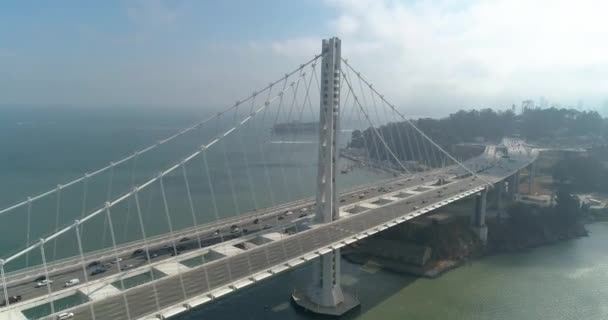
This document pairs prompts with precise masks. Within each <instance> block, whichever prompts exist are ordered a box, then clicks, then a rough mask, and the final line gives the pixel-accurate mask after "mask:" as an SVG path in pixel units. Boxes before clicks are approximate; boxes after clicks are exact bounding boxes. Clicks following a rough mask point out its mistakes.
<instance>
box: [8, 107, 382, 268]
mask: <svg viewBox="0 0 608 320" xmlns="http://www.w3.org/2000/svg"><path fill="white" fill-rule="evenodd" d="M0 112H2V116H1V117H0V119H1V120H0V137H2V139H1V140H0V150H2V157H1V158H0V181H2V183H1V184H0V207H5V206H8V205H10V204H13V203H15V202H17V201H22V200H23V199H25V198H26V197H28V196H34V195H37V194H39V193H40V192H43V191H46V190H50V189H53V188H55V187H56V186H57V184H63V183H66V182H68V181H71V180H73V179H76V178H79V177H82V176H83V174H84V173H85V172H93V171H95V170H96V169H98V168H101V167H104V166H106V165H108V164H109V163H110V161H115V160H118V159H121V158H123V157H124V156H126V155H130V154H133V152H134V151H135V150H141V149H142V148H144V147H147V146H149V145H152V144H154V143H155V142H156V141H158V140H161V139H164V138H166V137H168V136H171V135H173V134H174V133H176V132H178V131H179V130H181V129H183V128H185V127H187V126H190V125H192V124H194V123H195V122H196V121H198V120H200V119H203V118H206V116H207V115H206V114H205V112H194V111H192V112H178V113H174V112H170V111H169V110H166V111H160V110H153V111H148V112H143V110H142V111H138V110H126V111H122V110H119V109H108V110H97V109H96V110H90V111H83V110H68V109H58V110H55V109H45V110H37V111H36V112H33V111H31V110H25V111H23V110H22V111H19V110H11V111H8V110H2V111H0ZM247 114H248V112H247V113H245V112H240V113H239V114H234V113H231V114H227V115H226V116H224V117H222V118H220V119H219V120H217V121H213V122H209V123H208V124H206V125H204V126H202V127H201V128H198V129H195V130H193V131H192V132H190V133H188V134H185V135H184V136H181V137H179V138H178V139H176V140H174V141H173V142H168V143H165V144H162V145H161V146H159V147H158V148H156V149H154V150H153V151H151V152H149V153H146V154H143V155H141V156H138V157H136V158H135V159H133V160H130V161H128V162H125V163H123V164H122V165H119V166H116V167H115V168H114V169H112V170H107V171H106V172H104V173H102V174H99V175H98V176H95V177H93V178H89V179H87V182H86V185H85V183H84V182H81V183H78V184H75V185H73V186H71V187H69V188H63V189H62V190H61V192H60V194H59V197H58V196H57V193H55V194H53V195H50V196H48V197H45V198H43V199H42V200H39V201H35V202H33V204H32V206H31V211H30V221H31V223H30V232H29V235H30V236H29V240H30V241H29V243H30V244H31V243H32V241H36V239H39V238H41V237H43V236H46V235H48V234H50V233H51V232H52V231H54V230H57V229H61V228H62V227H64V226H67V225H70V224H72V223H73V221H74V220H75V219H78V218H81V217H82V216H83V214H85V215H86V214H89V213H91V212H93V211H95V210H96V209H99V208H101V207H103V205H104V203H105V202H106V201H110V200H113V199H115V198H117V197H119V196H120V195H122V194H125V193H127V192H129V191H130V190H131V189H132V187H133V186H135V185H141V184H142V183H144V182H145V181H147V180H148V179H150V178H152V177H155V176H157V175H158V173H159V172H160V171H161V170H165V169H166V168H169V167H170V166H172V165H173V164H175V163H178V162H179V161H180V160H181V159H183V158H185V157H186V156H188V155H190V154H192V153H193V152H194V151H196V150H198V149H199V147H200V146H201V145H203V144H208V143H209V142H210V141H212V140H213V139H215V138H216V137H218V136H220V135H221V134H222V133H223V132H225V131H226V130H228V129H229V128H231V127H232V126H234V125H235V123H236V122H235V119H242V118H244V117H245V116H246V115H247ZM278 121H281V118H280V117H277V116H276V115H275V114H272V113H271V112H269V113H268V114H260V115H259V116H258V117H256V118H255V119H254V120H252V121H250V122H249V123H247V124H246V125H245V126H243V127H242V128H241V129H239V130H238V131H235V132H234V133H233V134H231V135H229V136H227V137H226V138H224V139H222V140H221V142H219V143H217V144H215V145H214V146H213V147H211V148H210V149H209V150H208V151H207V152H206V162H207V165H208V167H209V175H207V173H206V170H205V169H204V159H203V157H201V156H198V157H196V158H194V159H193V160H192V161H191V162H189V163H188V164H187V166H186V173H187V177H188V186H189V187H190V191H191V195H192V202H193V208H194V211H195V216H196V220H197V221H196V222H197V223H205V222H210V221H214V220H216V219H217V218H218V217H219V218H222V217H228V216H235V215H237V214H239V213H243V212H247V211H251V210H254V209H260V208H264V207H268V206H271V205H274V204H278V203H283V202H287V201H289V200H295V199H300V198H302V197H305V196H312V195H314V183H315V180H316V163H317V148H318V145H317V144H316V143H315V141H317V140H318V137H317V135H316V134H302V133H300V134H290V135H283V136H271V130H270V128H271V127H272V125H273V124H274V123H275V122H278ZM349 134H350V133H344V137H345V138H346V137H348V135H349ZM273 141H275V142H276V141H283V142H284V141H287V142H289V141H297V142H301V143H294V144H292V143H272V142H273ZM311 142H312V143H311ZM383 177H386V176H385V175H383V174H381V173H375V172H370V171H357V172H353V173H351V174H348V175H342V176H341V179H340V180H339V184H340V185H341V187H342V188H344V187H347V186H353V185H357V184H361V183H368V182H371V181H373V180H374V179H379V178H383ZM209 182H211V185H212V188H213V192H214V196H212V189H211V187H210V186H209ZM163 184H164V187H165V192H166V199H167V205H168V210H169V214H170V216H171V220H172V221H171V223H172V225H173V228H174V229H180V228H185V227H189V226H192V225H193V224H194V221H193V219H192V213H191V211H192V209H191V207H190V205H189V200H188V197H187V189H186V181H185V179H184V175H183V171H182V169H181V168H180V169H178V170H175V171H174V172H172V173H170V174H168V175H167V176H165V177H164V178H163ZM85 189H86V197H85ZM139 201H140V205H141V209H142V214H143V218H144V223H145V227H146V233H147V235H148V236H153V235H157V234H162V233H166V232H167V231H168V230H169V229H168V221H167V218H166V214H165V211H164V203H163V198H162V194H161V188H160V184H159V183H158V182H156V183H154V184H152V185H150V186H149V187H148V188H146V189H144V190H142V191H141V192H140V193H139ZM214 201H215V203H216V204H217V208H218V212H217V214H216V212H215V210H214V206H213V203H214ZM111 214H112V220H113V224H112V225H113V227H114V229H115V233H116V238H117V242H118V243H122V242H126V241H131V240H136V239H141V237H142V235H141V234H140V232H139V230H140V228H139V224H138V221H137V218H136V217H137V216H136V211H135V201H134V199H133V197H130V198H129V199H127V200H126V201H123V202H122V203H120V204H118V205H116V206H114V207H113V208H112V209H111ZM27 216H28V206H27V205H26V206H23V207H21V208H19V209H17V210H14V211H12V212H10V213H7V214H3V215H0V256H3V257H6V256H7V255H9V254H10V253H14V252H17V251H18V250H20V249H23V248H24V247H25V245H26V243H27V240H28V238H27V234H28V233H27V226H28V223H27ZM82 228H83V229H84V230H85V232H84V233H83V234H84V237H83V244H84V247H85V250H86V251H91V250H96V249H100V248H103V247H108V246H110V245H111V237H110V230H109V227H108V223H107V219H106V216H105V215H103V214H101V215H98V216H97V217H95V218H93V219H92V220H90V221H88V222H87V223H85V224H84V225H83V226H82ZM75 240H76V239H75V233H74V232H70V233H68V234H66V235H65V236H62V237H60V238H59V239H58V240H57V241H56V242H55V241H53V242H52V243H49V244H47V245H46V248H45V249H46V255H47V259H48V260H55V259H60V258H62V257H66V256H70V255H74V254H76V253H77V246H76V241H75ZM40 261H41V257H40V252H38V251H35V252H32V254H30V255H28V257H27V261H26V259H25V257H24V258H23V259H19V260H18V261H15V262H14V263H11V265H9V266H8V267H7V268H8V269H9V270H13V269H15V268H18V267H21V266H23V265H31V264H33V263H39V262H40Z"/></svg>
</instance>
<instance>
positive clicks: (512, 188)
mask: <svg viewBox="0 0 608 320" xmlns="http://www.w3.org/2000/svg"><path fill="white" fill-rule="evenodd" d="M518 192H519V170H518V171H517V172H515V173H514V174H513V175H512V176H511V178H510V179H509V196H510V198H511V201H514V200H515V195H516V194H517V193H518Z"/></svg>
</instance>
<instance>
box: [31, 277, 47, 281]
mask: <svg viewBox="0 0 608 320" xmlns="http://www.w3.org/2000/svg"><path fill="white" fill-rule="evenodd" d="M43 280H46V276H40V277H38V278H36V279H34V282H40V281H43Z"/></svg>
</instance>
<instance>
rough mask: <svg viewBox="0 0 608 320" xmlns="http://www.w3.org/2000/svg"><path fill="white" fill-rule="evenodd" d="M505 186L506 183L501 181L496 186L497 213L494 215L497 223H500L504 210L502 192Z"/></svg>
mask: <svg viewBox="0 0 608 320" xmlns="http://www.w3.org/2000/svg"><path fill="white" fill-rule="evenodd" d="M506 184H507V182H505V181H501V182H499V183H497V184H496V210H497V212H498V213H497V215H496V218H497V220H498V221H500V219H501V217H502V214H503V212H504V210H505V204H504V200H503V195H504V190H505V185H506Z"/></svg>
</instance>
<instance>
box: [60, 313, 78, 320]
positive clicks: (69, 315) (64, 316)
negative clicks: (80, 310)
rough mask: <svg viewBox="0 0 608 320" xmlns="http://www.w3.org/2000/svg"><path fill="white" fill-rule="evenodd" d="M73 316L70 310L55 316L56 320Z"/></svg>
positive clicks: (63, 319)
mask: <svg viewBox="0 0 608 320" xmlns="http://www.w3.org/2000/svg"><path fill="white" fill-rule="evenodd" d="M72 318H74V314H73V313H72V312H64V313H61V314H59V315H58V316H57V320H65V319H72Z"/></svg>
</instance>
